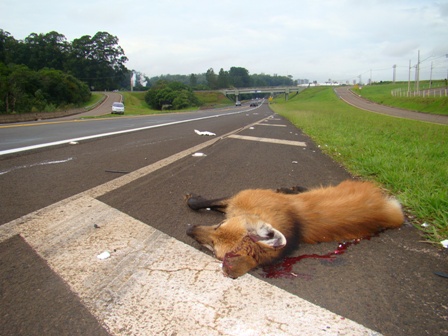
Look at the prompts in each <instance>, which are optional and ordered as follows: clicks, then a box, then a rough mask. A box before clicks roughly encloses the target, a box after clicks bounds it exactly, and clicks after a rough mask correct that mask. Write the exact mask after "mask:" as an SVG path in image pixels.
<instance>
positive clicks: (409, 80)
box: [408, 60, 411, 97]
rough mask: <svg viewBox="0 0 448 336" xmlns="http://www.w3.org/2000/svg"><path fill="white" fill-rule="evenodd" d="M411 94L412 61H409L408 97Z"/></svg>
mask: <svg viewBox="0 0 448 336" xmlns="http://www.w3.org/2000/svg"><path fill="white" fill-rule="evenodd" d="M410 93H411V60H409V76H408V97H409V95H410Z"/></svg>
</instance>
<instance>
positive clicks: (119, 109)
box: [112, 102, 124, 114]
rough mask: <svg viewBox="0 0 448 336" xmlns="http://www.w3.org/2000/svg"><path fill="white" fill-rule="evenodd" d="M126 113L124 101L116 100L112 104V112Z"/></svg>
mask: <svg viewBox="0 0 448 336" xmlns="http://www.w3.org/2000/svg"><path fill="white" fill-rule="evenodd" d="M114 113H116V114H124V105H123V103H119V102H115V103H113V104H112V114H114Z"/></svg>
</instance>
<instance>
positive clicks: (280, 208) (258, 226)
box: [188, 181, 404, 278]
mask: <svg viewBox="0 0 448 336" xmlns="http://www.w3.org/2000/svg"><path fill="white" fill-rule="evenodd" d="M207 205H210V206H217V207H219V208H220V209H221V210H224V209H225V210H224V211H225V212H226V217H227V219H226V220H225V221H224V222H223V223H221V224H219V225H216V226H195V227H192V228H191V229H189V230H188V234H189V235H190V236H192V237H193V238H195V239H196V240H197V241H198V242H199V243H201V244H202V245H204V246H207V247H209V248H211V249H212V250H213V251H214V253H215V255H216V257H217V258H218V259H220V260H223V270H224V272H225V273H226V275H228V276H231V277H234V278H236V277H238V276H240V275H242V274H244V273H246V272H248V271H249V270H250V269H252V268H254V267H256V266H258V265H263V264H267V263H270V262H272V261H274V260H276V259H278V258H280V257H282V256H283V255H284V254H285V253H287V252H288V251H290V250H291V249H293V248H295V247H297V244H298V243H299V242H304V243H317V242H327V241H340V240H349V239H355V238H362V237H366V236H369V235H372V234H374V233H376V232H378V231H380V230H382V229H387V228H397V227H400V226H401V225H402V223H403V221H404V216H403V212H402V210H401V207H400V205H399V203H398V202H397V201H396V200H394V199H391V198H389V197H387V196H386V195H384V194H383V192H382V191H381V190H380V189H379V188H377V187H376V186H374V185H373V184H372V183H369V182H357V181H344V182H342V183H340V184H339V185H337V186H335V187H326V188H316V189H312V190H310V191H307V192H303V193H300V194H284V193H278V192H275V191H273V190H263V189H254V190H244V191H241V192H240V193H238V194H236V195H235V196H234V197H232V198H230V199H227V200H219V201H218V202H214V201H210V202H209V204H207ZM204 207H205V205H204ZM192 208H193V207H192ZM194 209H199V207H196V208H194ZM279 233H280V234H279ZM282 235H283V236H284V238H286V243H285V242H284V240H283V238H282ZM284 243H285V244H284Z"/></svg>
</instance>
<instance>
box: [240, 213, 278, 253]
mask: <svg viewBox="0 0 448 336" xmlns="http://www.w3.org/2000/svg"><path fill="white" fill-rule="evenodd" d="M246 226H247V231H248V236H249V237H250V238H251V239H252V240H253V241H254V242H257V243H262V244H263V245H267V247H269V248H273V249H280V248H283V247H285V245H286V238H285V236H284V235H283V233H281V232H280V231H278V230H277V229H274V228H273V227H272V225H271V224H269V223H266V222H263V221H260V220H258V221H256V222H255V223H247V224H246Z"/></svg>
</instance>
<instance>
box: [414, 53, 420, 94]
mask: <svg viewBox="0 0 448 336" xmlns="http://www.w3.org/2000/svg"><path fill="white" fill-rule="evenodd" d="M415 82H416V83H415V84H416V91H417V92H419V91H420V89H419V84H420V83H419V82H420V50H419V51H418V57H417V65H416V66H415Z"/></svg>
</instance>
